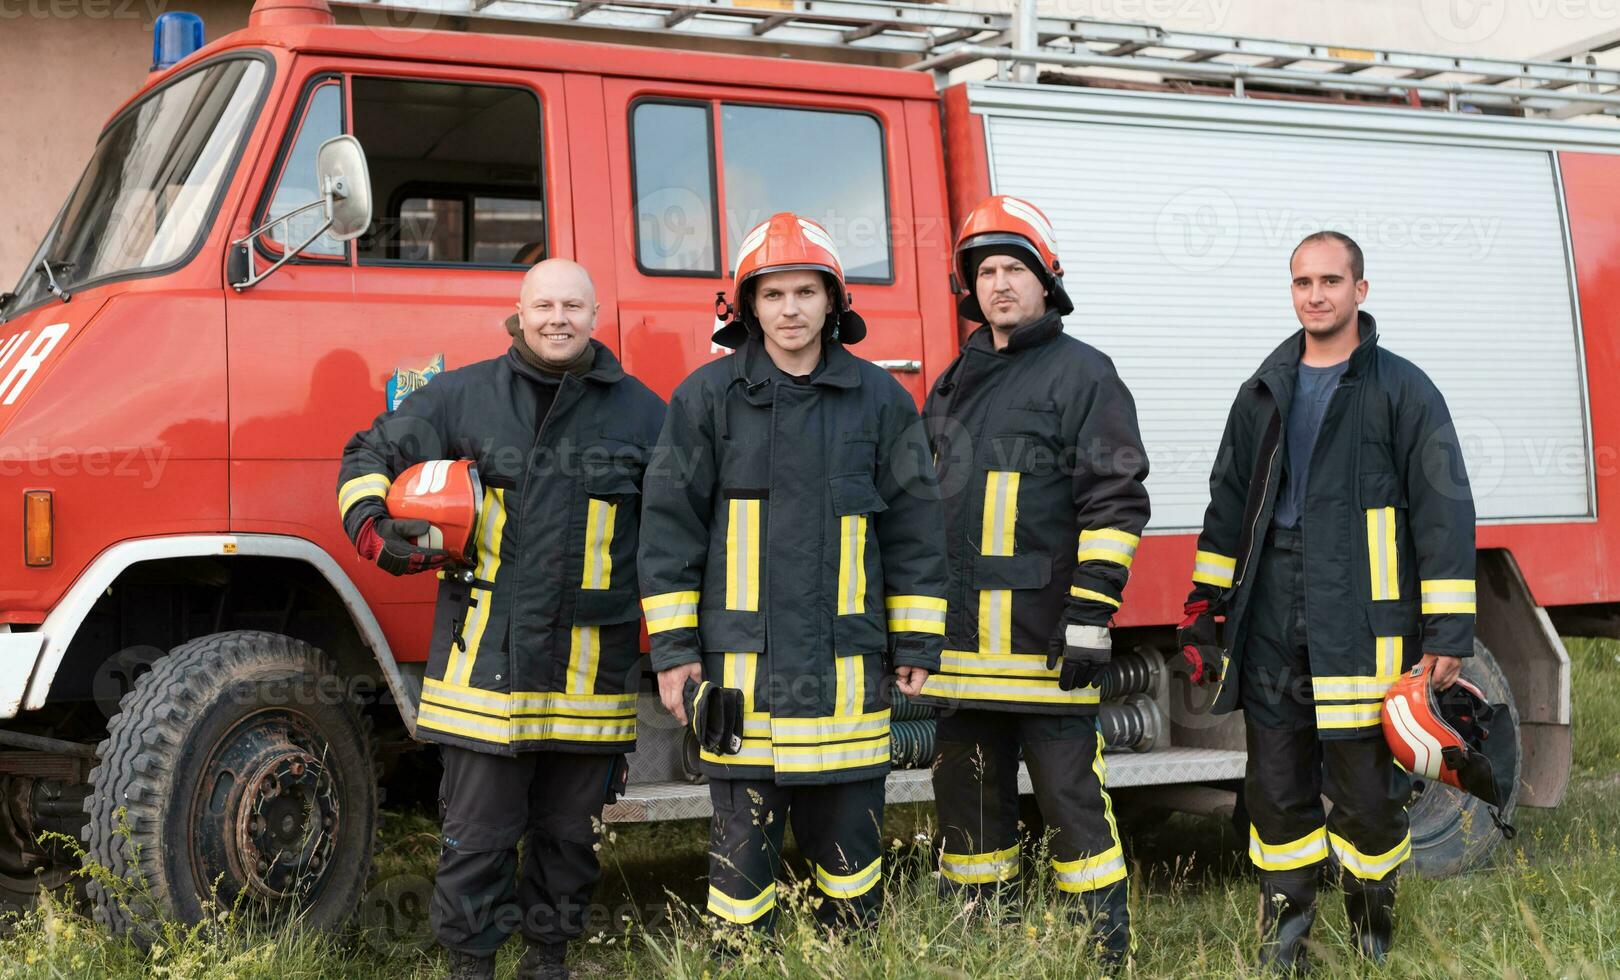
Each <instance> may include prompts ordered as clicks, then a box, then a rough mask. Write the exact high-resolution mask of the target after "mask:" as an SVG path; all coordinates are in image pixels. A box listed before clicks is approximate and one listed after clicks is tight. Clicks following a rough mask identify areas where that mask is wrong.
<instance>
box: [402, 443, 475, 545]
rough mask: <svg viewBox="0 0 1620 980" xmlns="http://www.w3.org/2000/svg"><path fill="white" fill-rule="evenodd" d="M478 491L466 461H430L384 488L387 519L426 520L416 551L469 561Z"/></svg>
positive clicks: (410, 470) (468, 461)
mask: <svg viewBox="0 0 1620 980" xmlns="http://www.w3.org/2000/svg"><path fill="white" fill-rule="evenodd" d="M483 499H484V488H483V485H482V484H481V483H479V481H478V467H477V466H475V465H473V462H472V460H470V459H431V460H428V461H427V462H425V463H417V464H416V465H415V466H412V467H411V468H409V469H407V470H406V471H405V472H403V473H401V474H400V475H399V478H398V479H396V480H395V481H394V482H393V484H392V485H391V486H390V487H389V488H388V516H389V517H392V518H394V519H396V520H407V521H408V520H422V521H427V522H428V533H426V534H424V535H422V536H421V537H419V538H417V539H416V545H417V547H420V548H442V549H444V550H445V551H448V552H450V557H451V558H453V559H455V560H456V561H459V562H461V563H463V564H466V565H471V564H473V562H474V560H475V557H476V555H475V552H476V548H475V547H474V545H475V543H476V541H477V540H478V516H479V509H480V504H482V502H483Z"/></svg>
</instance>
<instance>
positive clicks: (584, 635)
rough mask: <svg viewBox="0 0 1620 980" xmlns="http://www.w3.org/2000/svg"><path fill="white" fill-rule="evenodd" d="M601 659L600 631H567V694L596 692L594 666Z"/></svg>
mask: <svg viewBox="0 0 1620 980" xmlns="http://www.w3.org/2000/svg"><path fill="white" fill-rule="evenodd" d="M601 659H602V631H601V629H600V628H599V627H596V626H575V627H573V628H572V629H570V630H569V631H568V684H567V690H568V693H569V694H590V693H591V692H593V691H595V690H596V665H597V664H598V663H599V662H600V661H601Z"/></svg>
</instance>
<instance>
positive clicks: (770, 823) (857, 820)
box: [708, 777, 884, 932]
mask: <svg viewBox="0 0 1620 980" xmlns="http://www.w3.org/2000/svg"><path fill="white" fill-rule="evenodd" d="M883 788H884V780H883V778H882V777H879V778H877V779H861V780H857V781H855V782H849V783H827V784H817V785H794V786H779V785H777V784H776V783H775V782H774V781H773V780H770V779H710V780H709V800H710V802H711V803H712V804H713V805H714V821H713V823H712V824H711V825H710V830H709V902H708V910H709V914H710V915H713V916H714V917H715V918H716V919H717V920H719V921H720V922H721V923H723V924H727V925H729V926H730V927H748V928H753V929H757V930H760V931H764V932H769V931H770V930H772V929H773V928H774V927H775V924H776V909H777V902H776V872H777V869H778V867H779V866H780V864H781V857H782V842H783V838H784V836H785V834H786V833H787V828H788V824H789V823H791V824H792V825H793V839H794V840H796V841H798V843H799V849H800V850H801V851H802V852H804V855H805V857H807V858H809V859H810V863H811V865H812V870H813V872H814V875H815V888H816V897H817V898H818V899H819V901H818V902H817V903H816V906H815V916H816V918H817V920H818V921H820V922H821V923H822V924H824V925H828V926H834V925H850V926H857V927H859V926H867V925H870V924H872V923H873V922H874V921H875V920H876V918H877V912H878V909H879V907H880V906H881V905H882V903H883V851H882V846H883V845H882V833H883Z"/></svg>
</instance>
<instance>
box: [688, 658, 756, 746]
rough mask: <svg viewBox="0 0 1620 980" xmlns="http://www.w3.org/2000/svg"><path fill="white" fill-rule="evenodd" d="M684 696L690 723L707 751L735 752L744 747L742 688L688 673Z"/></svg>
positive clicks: (699, 741)
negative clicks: (695, 678) (725, 685)
mask: <svg viewBox="0 0 1620 980" xmlns="http://www.w3.org/2000/svg"><path fill="white" fill-rule="evenodd" d="M681 699H682V700H683V701H685V702H686V719H687V724H688V725H689V726H691V729H692V734H693V735H696V736H697V740H698V743H699V744H700V745H702V746H703V748H704V749H705V750H706V751H708V752H710V753H712V754H714V755H735V754H736V753H738V752H741V751H742V722H743V717H742V716H743V697H742V692H741V691H739V690H737V689H736V688H734V687H720V686H718V685H716V684H711V683H709V682H708V681H696V680H693V679H691V678H690V677H689V678H687V679H686V686H685V688H683V689H682V692H681Z"/></svg>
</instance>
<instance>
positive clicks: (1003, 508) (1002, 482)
mask: <svg viewBox="0 0 1620 980" xmlns="http://www.w3.org/2000/svg"><path fill="white" fill-rule="evenodd" d="M1007 483H1008V474H1007V473H997V474H996V507H995V514H996V518H995V523H994V524H992V525H991V529H992V531H993V533H994V534H995V538H994V540H995V542H996V545H995V554H1000V553H1001V536H1002V535H1003V534H1005V533H1006V530H1007V527H1006V521H1007Z"/></svg>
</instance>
